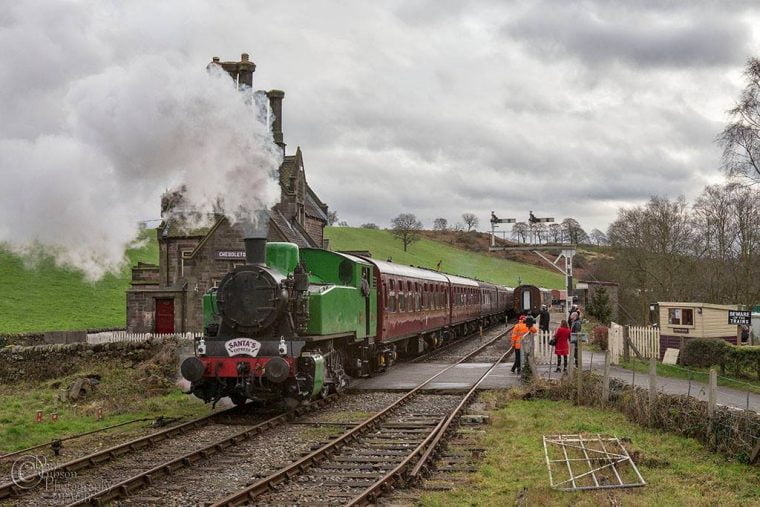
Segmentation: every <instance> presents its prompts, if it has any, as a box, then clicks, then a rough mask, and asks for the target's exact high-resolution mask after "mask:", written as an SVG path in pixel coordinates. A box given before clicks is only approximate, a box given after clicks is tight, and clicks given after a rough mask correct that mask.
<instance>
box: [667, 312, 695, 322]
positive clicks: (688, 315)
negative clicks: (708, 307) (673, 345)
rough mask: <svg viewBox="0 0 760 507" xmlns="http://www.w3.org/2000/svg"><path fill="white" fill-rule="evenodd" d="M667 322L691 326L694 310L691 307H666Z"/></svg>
mask: <svg viewBox="0 0 760 507" xmlns="http://www.w3.org/2000/svg"><path fill="white" fill-rule="evenodd" d="M668 324H670V325H673V326H693V325H694V310H693V309H691V308H668Z"/></svg>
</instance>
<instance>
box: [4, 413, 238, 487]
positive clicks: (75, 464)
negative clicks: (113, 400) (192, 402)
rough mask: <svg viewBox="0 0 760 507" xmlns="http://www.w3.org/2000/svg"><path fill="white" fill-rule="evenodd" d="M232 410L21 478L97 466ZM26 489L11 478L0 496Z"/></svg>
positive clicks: (32, 478) (33, 478) (29, 479)
mask: <svg viewBox="0 0 760 507" xmlns="http://www.w3.org/2000/svg"><path fill="white" fill-rule="evenodd" d="M236 411H239V407H232V408H228V409H225V410H222V411H219V412H214V413H211V414H208V415H205V416H203V417H199V418H196V419H193V420H191V421H188V422H186V423H183V424H180V425H178V426H173V427H171V428H167V429H165V430H161V431H158V432H156V433H151V434H150V435H146V436H143V437H139V438H136V439H133V440H130V441H128V442H124V443H122V444H119V445H116V446H113V447H109V448H108V449H104V450H102V451H98V452H95V453H92V454H88V455H86V456H83V457H81V458H77V459H74V460H71V461H68V462H66V463H62V464H60V465H58V466H56V467H53V468H50V469H48V470H41V471H39V472H37V473H36V474H33V475H31V474H30V475H28V476H26V475H25V476H24V480H25V482H29V483H34V482H37V481H40V480H43V479H44V477H45V476H48V477H51V476H56V474H57V475H59V476H64V475H62V474H66V473H67V472H74V471H77V470H84V469H86V468H90V467H93V466H98V465H100V464H102V463H105V462H106V461H110V460H112V459H115V458H117V457H120V456H123V455H125V454H129V453H131V452H134V451H136V450H138V449H141V448H144V447H147V446H149V445H154V444H155V443H157V442H160V441H163V440H165V439H168V438H173V437H175V436H177V435H180V434H182V433H185V432H188V431H191V430H194V429H197V428H200V427H202V426H205V425H207V424H209V423H211V422H212V421H213V420H214V419H216V418H219V417H220V416H224V415H231V414H232V413H234V412H236ZM30 491H32V489H24V488H22V487H20V486H19V485H17V484H16V483H15V482H14V481H11V482H7V483H5V484H0V500H4V499H6V498H10V497H15V496H20V495H22V494H24V493H26V492H30Z"/></svg>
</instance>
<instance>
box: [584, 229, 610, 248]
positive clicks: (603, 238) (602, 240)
mask: <svg viewBox="0 0 760 507" xmlns="http://www.w3.org/2000/svg"><path fill="white" fill-rule="evenodd" d="M588 237H589V239H590V240H591V242H592V243H593V244H595V245H606V244H607V235H606V234H605V233H603V232H602V231H600V230H599V229H594V230H593V231H591V234H589V235H588Z"/></svg>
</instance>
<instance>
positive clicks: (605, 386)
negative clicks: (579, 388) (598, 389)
mask: <svg viewBox="0 0 760 507" xmlns="http://www.w3.org/2000/svg"><path fill="white" fill-rule="evenodd" d="M611 355H612V353H611V352H610V349H609V348H608V349H607V352H606V353H605V354H604V379H603V380H602V402H603V403H604V404H605V405H606V404H607V403H608V402H609V401H610V356H611Z"/></svg>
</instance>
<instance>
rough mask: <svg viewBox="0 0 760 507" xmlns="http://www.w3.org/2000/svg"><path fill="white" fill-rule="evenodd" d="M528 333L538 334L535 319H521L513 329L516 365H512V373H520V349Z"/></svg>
mask: <svg viewBox="0 0 760 507" xmlns="http://www.w3.org/2000/svg"><path fill="white" fill-rule="evenodd" d="M528 333H538V327H536V321H535V320H533V317H530V316H528V317H520V320H519V322H518V323H517V324H515V327H513V328H512V347H513V348H514V349H515V364H513V365H512V373H515V371H517V373H520V348H522V339H523V336H525V335H527V334H528Z"/></svg>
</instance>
